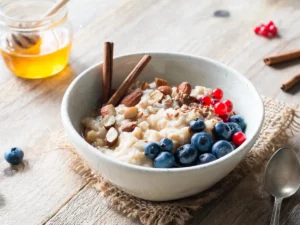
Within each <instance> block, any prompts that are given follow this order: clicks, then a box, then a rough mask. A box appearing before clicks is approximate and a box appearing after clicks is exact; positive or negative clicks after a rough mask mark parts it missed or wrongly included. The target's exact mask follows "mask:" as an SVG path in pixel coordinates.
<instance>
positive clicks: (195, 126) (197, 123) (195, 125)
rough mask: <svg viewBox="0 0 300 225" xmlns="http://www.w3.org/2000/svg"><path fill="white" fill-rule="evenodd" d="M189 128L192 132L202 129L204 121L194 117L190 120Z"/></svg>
mask: <svg viewBox="0 0 300 225" xmlns="http://www.w3.org/2000/svg"><path fill="white" fill-rule="evenodd" d="M190 129H191V131H192V132H194V133H196V132H201V131H204V129H205V123H204V121H203V120H200V119H199V118H196V119H194V120H192V121H191V122H190Z"/></svg>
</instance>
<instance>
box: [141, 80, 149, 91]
mask: <svg viewBox="0 0 300 225" xmlns="http://www.w3.org/2000/svg"><path fill="white" fill-rule="evenodd" d="M149 88H150V86H149V84H148V83H147V82H145V81H143V83H142V84H141V89H142V90H146V89H149Z"/></svg>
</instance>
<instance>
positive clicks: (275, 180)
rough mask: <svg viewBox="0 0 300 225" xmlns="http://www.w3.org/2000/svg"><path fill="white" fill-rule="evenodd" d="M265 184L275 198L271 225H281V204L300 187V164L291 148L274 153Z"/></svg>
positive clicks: (266, 173) (267, 168) (267, 169)
mask: <svg viewBox="0 0 300 225" xmlns="http://www.w3.org/2000/svg"><path fill="white" fill-rule="evenodd" d="M264 183H265V187H266V189H267V191H268V192H269V193H270V194H271V195H273V196H274V197H275V203H274V208H273V213H272V219H271V223H270V224H271V225H279V215H280V208H281V202H282V200H283V199H284V198H287V197H290V196H291V195H293V194H295V193H296V191H297V190H298V188H299V186H300V163H299V161H298V159H297V156H296V154H295V152H294V151H293V150H292V149H291V148H281V149H279V150H278V151H276V152H275V153H274V155H273V156H272V157H271V159H270V161H269V162H268V165H267V167H266V170H265V178H264Z"/></svg>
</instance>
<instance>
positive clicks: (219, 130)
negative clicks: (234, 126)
mask: <svg viewBox="0 0 300 225" xmlns="http://www.w3.org/2000/svg"><path fill="white" fill-rule="evenodd" d="M213 133H214V135H215V136H216V137H217V138H218V139H220V140H229V139H230V138H231V129H230V127H229V126H228V125H227V124H226V123H223V122H218V123H216V125H215V126H214V129H213Z"/></svg>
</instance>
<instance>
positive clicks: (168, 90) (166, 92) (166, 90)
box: [157, 85, 172, 95]
mask: <svg viewBox="0 0 300 225" xmlns="http://www.w3.org/2000/svg"><path fill="white" fill-rule="evenodd" d="M157 89H158V90H159V91H160V92H161V93H163V94H164V95H171V94H172V88H171V87H169V86H166V85H164V86H160V87H158V88H157Z"/></svg>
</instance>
